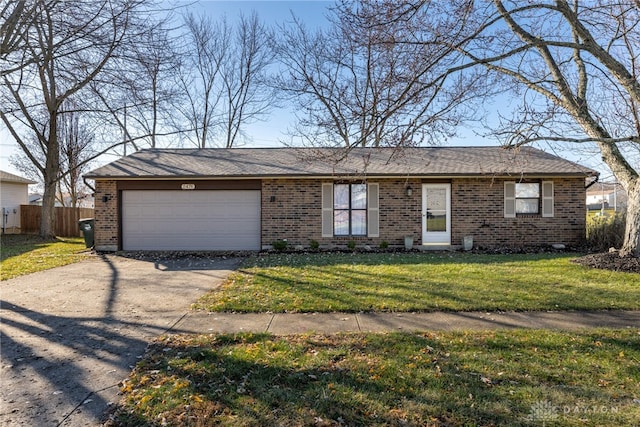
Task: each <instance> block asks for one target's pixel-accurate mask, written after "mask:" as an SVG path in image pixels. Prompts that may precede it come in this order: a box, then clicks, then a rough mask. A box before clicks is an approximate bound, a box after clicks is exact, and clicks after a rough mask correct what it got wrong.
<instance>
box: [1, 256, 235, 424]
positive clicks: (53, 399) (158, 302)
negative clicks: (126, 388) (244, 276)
mask: <svg viewBox="0 0 640 427" xmlns="http://www.w3.org/2000/svg"><path fill="white" fill-rule="evenodd" d="M238 263H239V259H235V258H229V259H225V258H212V259H205V258H197V259H192V258H183V259H167V260H163V261H144V260H136V259H130V258H124V257H119V256H112V255H97V256H95V257H92V258H90V259H88V260H86V261H82V262H79V263H76V264H71V265H68V266H65V267H59V268H55V269H52V270H47V271H43V272H40V273H35V274H31V275H28V276H23V277H18V278H15V279H11V280H8V281H5V282H1V283H0V319H1V324H0V339H1V341H0V346H1V347H0V350H1V353H0V356H1V369H0V378H1V383H2V386H1V387H0V405H1V406H0V425H2V426H24V425H29V426H32V425H42V426H57V425H65V426H85V425H97V424H99V423H100V422H101V421H102V416H103V415H104V413H105V411H106V410H108V408H109V406H110V405H112V404H114V403H115V402H116V401H117V399H118V389H119V387H118V384H119V383H120V382H121V381H122V380H123V379H125V378H126V377H127V376H128V374H129V373H130V371H131V368H132V367H133V366H134V365H135V364H136V362H137V361H138V360H139V359H140V357H141V356H142V354H143V353H144V351H145V348H146V347H147V343H148V342H149V341H150V340H151V339H152V338H154V337H156V336H157V335H159V334H162V333H164V332H167V331H169V330H172V332H175V333H180V332H181V331H180V328H179V326H178V327H177V328H175V329H174V326H175V325H177V324H178V322H180V320H181V319H182V318H183V317H184V316H185V315H186V314H187V312H188V310H189V307H190V304H191V303H193V302H194V301H195V300H196V299H197V298H198V297H199V296H200V295H202V294H203V293H205V292H206V291H208V290H210V289H212V288H214V287H217V286H219V285H220V283H221V282H222V281H223V280H224V279H225V278H226V276H227V275H228V274H229V273H230V272H231V271H232V270H233V269H235V268H236V267H237V265H238Z"/></svg>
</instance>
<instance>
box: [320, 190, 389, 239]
mask: <svg viewBox="0 0 640 427" xmlns="http://www.w3.org/2000/svg"><path fill="white" fill-rule="evenodd" d="M379 193H380V186H379V184H377V183H367V184H357V183H352V184H342V183H340V184H334V183H332V182H325V183H323V184H322V237H334V236H368V237H380V206H379V200H378V198H379V197H378V196H379Z"/></svg>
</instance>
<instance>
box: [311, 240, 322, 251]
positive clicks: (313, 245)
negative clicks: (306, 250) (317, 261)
mask: <svg viewBox="0 0 640 427" xmlns="http://www.w3.org/2000/svg"><path fill="white" fill-rule="evenodd" d="M309 247H310V248H311V249H313V250H314V251H315V250H317V249H318V248H319V247H320V243H318V241H317V240H311V241H310V242H309Z"/></svg>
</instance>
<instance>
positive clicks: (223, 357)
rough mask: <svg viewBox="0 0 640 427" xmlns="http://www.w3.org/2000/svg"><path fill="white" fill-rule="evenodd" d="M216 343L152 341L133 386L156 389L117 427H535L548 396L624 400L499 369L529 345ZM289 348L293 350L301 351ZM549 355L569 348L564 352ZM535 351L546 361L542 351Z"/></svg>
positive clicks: (262, 339) (415, 340) (409, 340)
mask: <svg viewBox="0 0 640 427" xmlns="http://www.w3.org/2000/svg"><path fill="white" fill-rule="evenodd" d="M457 336H458V337H459V338H460V340H463V339H464V335H463V334H458V335H457ZM212 341H213V344H212V345H209V343H208V342H206V343H202V342H201V344H200V345H194V344H193V343H191V342H189V341H185V342H183V341H181V339H180V338H178V339H176V340H175V341H174V340H172V339H171V338H168V339H167V340H165V341H161V342H157V343H155V344H154V345H152V346H151V347H150V351H149V352H148V353H147V354H146V355H145V358H144V360H143V361H142V362H140V364H139V365H138V367H137V368H136V371H135V375H134V377H133V379H132V381H131V383H130V384H129V386H128V387H130V388H131V389H132V390H136V389H144V388H145V387H146V388H147V390H148V391H145V390H142V391H141V392H139V393H137V394H136V391H133V394H132V395H130V396H128V397H129V398H130V399H131V400H130V401H129V405H128V407H127V408H125V410H123V411H122V412H121V415H120V416H121V418H120V421H121V423H120V424H117V425H128V424H131V422H132V421H133V420H135V421H136V423H140V424H143V425H153V422H154V421H153V420H155V419H158V418H157V417H158V416H159V415H161V416H160V418H165V419H166V421H167V422H168V423H169V424H180V423H182V422H185V421H186V420H191V421H190V422H191V423H192V424H193V425H205V424H206V423H221V424H225V423H231V424H234V425H235V424H244V425H265V426H268V425H312V424H316V425H401V424H402V425H433V424H439V423H442V424H444V425H466V423H471V422H473V423H477V424H479V425H530V423H531V420H527V417H528V416H529V415H530V411H531V408H532V405H533V404H535V403H537V402H538V401H542V400H546V399H548V398H549V394H548V393H550V392H551V393H553V397H554V398H555V399H558V401H557V402H555V404H556V405H561V404H565V403H567V404H568V403H573V404H575V403H576V402H588V404H590V405H592V404H593V403H594V402H596V403H599V404H602V403H604V402H607V403H608V402H612V401H614V400H615V398H614V395H615V394H616V393H617V391H616V390H615V387H612V388H602V387H598V385H597V384H594V385H593V387H591V386H589V387H587V386H583V385H580V386H575V387H567V384H565V383H564V379H563V378H562V377H553V376H550V375H545V373H544V372H542V373H541V374H540V376H538V374H539V372H532V373H529V372H526V371H525V372H523V371H522V370H521V369H520V368H519V367H518V366H516V367H515V368H509V367H507V368H506V370H507V372H504V373H502V374H500V372H499V371H500V370H501V369H505V368H504V367H503V366H501V365H502V362H503V360H504V359H505V358H508V357H509V355H513V354H514V353H516V354H518V353H517V352H518V350H523V351H524V352H528V353H531V352H532V350H531V349H530V348H526V344H525V345H522V346H521V347H517V348H515V349H514V348H512V347H509V348H506V349H502V350H500V349H498V348H497V347H495V348H494V354H492V353H491V352H490V351H487V353H486V360H482V361H480V362H478V361H477V357H476V353H475V352H478V351H479V352H482V351H483V348H482V347H479V346H478V344H477V343H472V345H471V346H470V349H464V350H462V349H461V348H464V346H465V344H464V343H461V344H454V345H451V343H442V342H441V341H440V340H438V339H437V338H436V339H433V338H429V337H428V336H425V335H419V334H388V335H375V336H373V337H371V336H364V338H363V336H362V335H351V336H349V335H341V336H339V338H336V337H322V336H311V337H299V336H296V337H286V338H274V337H271V336H268V335H252V336H249V335H243V336H217V337H215V339H214V340H212ZM470 341H473V339H470ZM284 342H287V343H291V345H292V346H296V348H295V349H294V350H293V351H292V354H289V353H287V350H288V347H287V345H286V344H283V343H284ZM607 345H609V346H610V347H611V351H616V352H617V351H627V350H629V349H630V348H632V347H630V346H631V345H632V343H629V342H627V343H624V342H618V343H614V342H610V343H609V342H608V343H607ZM544 350H547V351H550V352H553V353H561V352H563V347H562V346H561V345H556V346H554V345H551V344H550V345H549V347H548V348H545V349H544ZM398 353H400V355H398ZM537 356H538V358H539V359H540V362H539V363H540V365H544V363H545V362H544V359H545V355H544V353H543V352H541V353H538V354H537ZM314 357H317V358H318V359H319V360H314ZM525 367H526V365H525ZM483 368H484V369H483ZM536 368H537V366H536ZM553 368H555V369H559V368H558V367H553ZM141 382H142V383H144V384H141ZM176 384H179V385H180V387H179V391H176V390H177V388H176V386H175V385H176ZM162 387H166V388H165V389H163V388H162ZM155 389H159V390H160V391H159V392H158V393H155V392H154V391H153V390H155ZM163 390H164V391H163ZM171 390H174V391H173V392H172V391H171ZM143 396H147V397H145V399H146V401H145V403H144V404H140V399H141V398H142V397H143ZM149 396H150V397H151V398H150V399H149ZM585 399H586V400H585ZM185 404H186V406H185ZM583 404H584V403H583ZM146 407H148V408H149V410H150V411H151V412H149V413H145V412H144V411H145V408H146ZM154 410H160V411H164V412H163V413H162V414H158V413H157V412H153V411H154ZM152 412H153V413H152ZM534 421H535V420H534Z"/></svg>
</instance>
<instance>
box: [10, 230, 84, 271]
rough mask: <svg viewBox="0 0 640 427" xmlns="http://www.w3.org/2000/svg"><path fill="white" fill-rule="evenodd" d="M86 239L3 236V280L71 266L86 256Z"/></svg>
mask: <svg viewBox="0 0 640 427" xmlns="http://www.w3.org/2000/svg"><path fill="white" fill-rule="evenodd" d="M86 251H87V249H86V248H85V244H84V239H82V238H80V237H60V238H57V239H54V240H43V239H42V238H40V237H39V236H33V235H22V234H18V235H5V236H2V249H1V250H0V259H1V264H0V280H7V279H11V278H12V277H17V276H22V275H24V274H29V273H35V272H36V271H42V270H48V269H50V268H54V267H60V266H62V265H67V264H71V263H73V262H77V261H80V260H82V259H84V258H85V257H86V254H84V253H83V252H86Z"/></svg>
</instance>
